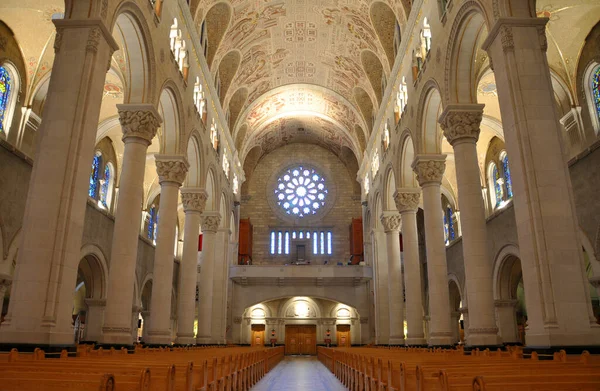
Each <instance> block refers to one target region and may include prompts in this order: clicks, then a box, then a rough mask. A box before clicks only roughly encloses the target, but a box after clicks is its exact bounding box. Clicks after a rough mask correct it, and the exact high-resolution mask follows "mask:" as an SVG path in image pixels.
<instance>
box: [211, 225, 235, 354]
mask: <svg viewBox="0 0 600 391" xmlns="http://www.w3.org/2000/svg"><path fill="white" fill-rule="evenodd" d="M230 236H231V230H230V229H229V228H226V227H221V228H219V229H218V231H217V236H216V240H217V243H216V246H217V247H216V251H215V257H214V263H213V265H214V269H213V278H212V280H213V304H212V327H211V328H212V340H213V342H215V343H218V344H226V343H227V340H226V335H225V331H226V329H227V282H228V280H229V262H228V255H229V238H230Z"/></svg>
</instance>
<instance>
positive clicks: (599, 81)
mask: <svg viewBox="0 0 600 391" xmlns="http://www.w3.org/2000/svg"><path fill="white" fill-rule="evenodd" d="M592 99H593V101H594V107H595V108H596V115H597V116H598V120H600V66H599V67H597V68H596V70H595V71H594V73H593V74H592Z"/></svg>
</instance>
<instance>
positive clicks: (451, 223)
mask: <svg viewBox="0 0 600 391" xmlns="http://www.w3.org/2000/svg"><path fill="white" fill-rule="evenodd" d="M446 213H447V215H448V217H447V219H448V239H449V240H450V241H453V240H454V238H455V237H456V235H455V232H454V216H453V215H454V212H452V208H451V207H450V206H448V208H446Z"/></svg>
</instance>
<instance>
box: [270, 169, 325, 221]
mask: <svg viewBox="0 0 600 391" xmlns="http://www.w3.org/2000/svg"><path fill="white" fill-rule="evenodd" d="M327 193H328V190H327V187H326V186H325V178H324V177H323V176H322V175H321V174H320V173H318V172H317V171H316V170H314V169H312V168H308V167H303V166H298V167H296V168H290V169H288V170H286V171H285V172H284V173H283V174H282V175H281V176H280V177H279V179H277V187H276V188H275V197H276V200H277V205H279V206H280V207H281V208H282V209H283V211H284V212H285V213H286V214H288V215H290V216H294V217H300V218H301V217H305V216H310V215H314V214H316V213H317V212H318V211H319V210H320V209H321V208H322V207H323V206H325V200H326V198H327Z"/></svg>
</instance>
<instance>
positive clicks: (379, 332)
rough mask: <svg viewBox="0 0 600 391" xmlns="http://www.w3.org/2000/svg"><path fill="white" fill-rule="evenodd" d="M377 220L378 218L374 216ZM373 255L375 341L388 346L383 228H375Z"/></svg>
mask: <svg viewBox="0 0 600 391" xmlns="http://www.w3.org/2000/svg"><path fill="white" fill-rule="evenodd" d="M374 218H375V219H376V218H377V217H375V216H374ZM371 238H372V239H371V242H372V243H373V245H372V254H373V258H372V259H373V275H374V278H373V286H374V295H375V297H374V300H375V303H374V304H375V309H374V310H375V313H374V315H375V340H376V344H377V345H387V344H389V339H390V304H389V294H388V284H389V276H388V272H389V271H388V259H387V256H386V253H387V244H386V238H385V232H383V228H382V227H379V228H375V229H373V231H372V233H371Z"/></svg>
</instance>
